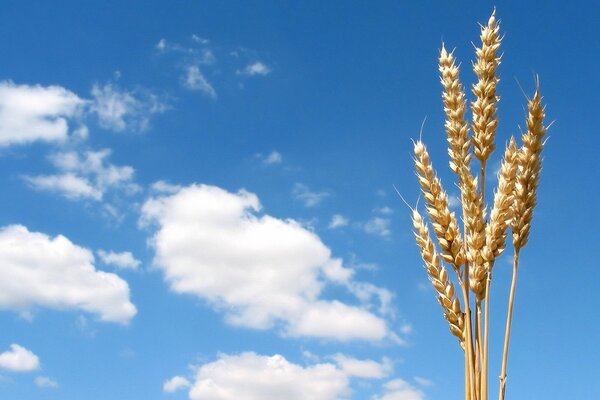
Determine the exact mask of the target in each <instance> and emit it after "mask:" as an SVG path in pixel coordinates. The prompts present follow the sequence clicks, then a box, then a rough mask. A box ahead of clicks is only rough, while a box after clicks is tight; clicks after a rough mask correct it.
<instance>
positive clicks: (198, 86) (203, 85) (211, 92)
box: [183, 65, 217, 99]
mask: <svg viewBox="0 0 600 400" xmlns="http://www.w3.org/2000/svg"><path fill="white" fill-rule="evenodd" d="M183 85H184V86H185V87H186V88H188V89H190V90H198V91H200V92H202V93H204V94H205V95H207V96H208V97H211V98H213V99H216V98H217V92H216V91H215V88H214V87H213V86H212V85H211V84H210V82H209V81H208V80H207V79H206V78H205V77H204V75H203V74H202V72H200V68H199V67H198V66H197V65H189V66H188V67H186V69H185V77H184V80H183Z"/></svg>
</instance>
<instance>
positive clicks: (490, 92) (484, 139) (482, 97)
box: [471, 10, 502, 168]
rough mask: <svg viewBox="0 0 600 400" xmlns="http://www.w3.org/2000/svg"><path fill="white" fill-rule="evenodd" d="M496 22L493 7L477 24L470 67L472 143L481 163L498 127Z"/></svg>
mask: <svg viewBox="0 0 600 400" xmlns="http://www.w3.org/2000/svg"><path fill="white" fill-rule="evenodd" d="M499 31H500V25H499V23H498V21H497V20H496V10H494V12H493V13H492V15H491V16H490V18H489V20H488V23H487V25H485V26H482V27H481V36H480V37H481V47H478V48H475V54H476V61H475V63H473V70H474V71H475V75H477V83H475V84H474V85H473V94H474V95H475V101H474V102H473V103H471V109H472V111H473V145H474V153H475V157H477V159H479V161H481V164H482V165H483V166H484V168H485V164H486V162H487V159H488V158H489V156H490V154H492V152H493V151H494V148H495V145H494V136H495V134H496V128H497V127H498V119H497V118H496V103H497V102H498V96H496V86H497V84H498V82H499V78H498V76H497V75H496V69H497V68H498V65H500V56H499V55H498V49H499V48H500V43H501V42H502V38H501V37H500V35H499Z"/></svg>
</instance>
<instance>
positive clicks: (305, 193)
mask: <svg viewBox="0 0 600 400" xmlns="http://www.w3.org/2000/svg"><path fill="white" fill-rule="evenodd" d="M292 196H294V198H295V199H296V200H299V201H301V202H303V203H304V205H305V206H306V207H315V206H317V205H319V204H320V203H321V202H322V201H323V200H324V199H325V198H327V197H329V196H330V193H329V192H326V191H322V192H314V191H312V190H310V188H309V187H308V186H307V185H305V184H303V183H296V184H295V185H294V188H293V190H292Z"/></svg>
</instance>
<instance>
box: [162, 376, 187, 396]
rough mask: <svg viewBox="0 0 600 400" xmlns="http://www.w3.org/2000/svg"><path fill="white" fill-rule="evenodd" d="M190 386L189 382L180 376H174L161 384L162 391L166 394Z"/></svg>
mask: <svg viewBox="0 0 600 400" xmlns="http://www.w3.org/2000/svg"><path fill="white" fill-rule="evenodd" d="M190 385H191V383H190V381H188V380H187V379H186V378H184V377H182V376H174V377H172V378H171V379H169V380H167V381H166V382H165V383H164V384H163V391H164V392H167V393H174V392H176V391H178V390H180V389H184V388H186V387H190Z"/></svg>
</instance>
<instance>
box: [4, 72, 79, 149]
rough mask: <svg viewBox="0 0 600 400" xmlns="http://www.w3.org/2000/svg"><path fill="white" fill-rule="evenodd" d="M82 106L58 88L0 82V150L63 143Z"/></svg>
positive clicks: (66, 91)
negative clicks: (39, 142)
mask: <svg viewBox="0 0 600 400" xmlns="http://www.w3.org/2000/svg"><path fill="white" fill-rule="evenodd" d="M85 104H86V101H85V100H83V99H81V98H80V97H79V96H77V95H76V94H75V93H73V92H71V91H69V90H67V89H65V88H63V87H60V86H45V87H44V86H40V85H35V86H30V85H16V84H14V83H12V82H10V81H2V82H0V147H2V146H9V145H13V144H25V143H31V142H34V141H45V142H62V141H65V140H66V139H67V138H68V134H69V120H70V119H72V118H74V117H76V116H77V115H79V114H80V113H81V111H82V109H83V107H84V105H85Z"/></svg>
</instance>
